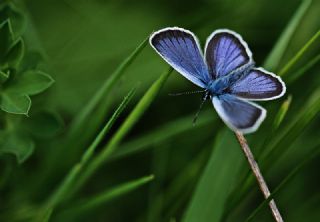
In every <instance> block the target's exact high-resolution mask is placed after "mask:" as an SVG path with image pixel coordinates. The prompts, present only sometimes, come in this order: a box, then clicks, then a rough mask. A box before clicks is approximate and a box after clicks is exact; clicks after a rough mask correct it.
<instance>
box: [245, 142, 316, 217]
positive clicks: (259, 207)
mask: <svg viewBox="0 0 320 222" xmlns="http://www.w3.org/2000/svg"><path fill="white" fill-rule="evenodd" d="M319 148H320V146H319V145H317V146H316V147H315V148H313V149H312V151H311V154H310V155H309V156H308V157H306V158H305V159H304V160H303V161H301V162H300V163H299V165H298V166H296V167H295V168H294V169H293V170H292V171H291V172H290V173H289V174H288V175H287V176H286V177H285V178H284V179H283V180H282V181H281V182H280V184H279V185H278V186H277V187H276V188H275V189H274V191H273V193H271V195H270V196H269V197H268V198H267V199H265V200H264V201H263V202H262V203H261V204H260V205H259V206H258V207H257V208H256V209H255V210H254V211H253V212H252V213H251V214H250V215H249V217H248V218H247V219H246V220H245V222H249V221H252V220H253V219H254V217H255V216H256V215H257V214H258V213H259V212H260V211H261V210H262V209H263V208H264V207H265V206H267V205H268V203H269V201H270V200H272V199H273V198H274V196H275V195H276V194H277V193H278V192H279V191H281V190H282V189H283V188H284V186H285V185H286V184H287V183H288V182H289V181H290V180H291V179H292V178H293V177H294V176H295V175H296V174H297V173H298V172H299V171H300V170H301V169H302V168H303V167H304V166H305V165H306V164H307V163H309V162H310V161H311V160H313V159H314V158H316V157H317V156H318V155H319V154H320V149H319Z"/></svg>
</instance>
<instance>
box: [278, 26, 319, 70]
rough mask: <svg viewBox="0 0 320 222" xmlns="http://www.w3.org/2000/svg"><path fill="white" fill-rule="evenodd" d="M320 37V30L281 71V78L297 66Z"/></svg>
mask: <svg viewBox="0 0 320 222" xmlns="http://www.w3.org/2000/svg"><path fill="white" fill-rule="evenodd" d="M319 37H320V30H318V31H317V33H316V34H314V36H312V38H311V39H310V40H309V41H308V42H307V43H306V44H305V45H304V46H303V47H302V48H301V49H300V50H299V51H298V52H297V54H296V55H295V56H294V57H293V58H292V59H291V60H290V61H289V62H288V63H287V64H286V65H285V66H284V67H283V68H282V69H281V70H280V71H279V73H278V74H279V76H284V75H285V74H287V73H288V71H289V70H290V69H291V68H292V66H293V65H294V64H296V63H297V62H298V61H299V59H300V58H301V57H302V56H303V55H304V53H305V52H306V51H307V50H308V49H309V48H310V46H311V45H312V44H313V43H314V42H315V41H316V40H318V38H319Z"/></svg>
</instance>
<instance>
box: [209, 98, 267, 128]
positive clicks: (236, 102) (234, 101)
mask: <svg viewBox="0 0 320 222" xmlns="http://www.w3.org/2000/svg"><path fill="white" fill-rule="evenodd" d="M212 103H213V106H214V108H215V109H216V111H217V112H218V114H219V116H220V117H221V118H222V120H223V121H224V122H225V123H226V124H227V125H228V126H229V127H230V128H231V129H233V130H234V131H240V132H242V133H251V132H254V131H255V130H257V128H258V127H259V126H260V124H261V122H262V121H263V119H264V118H265V115H266V111H265V109H263V108H262V107H260V106H258V105H256V104H254V103H250V102H247V101H244V100H242V99H239V98H237V97H235V96H233V95H230V94H225V95H221V96H215V97H213V98H212Z"/></svg>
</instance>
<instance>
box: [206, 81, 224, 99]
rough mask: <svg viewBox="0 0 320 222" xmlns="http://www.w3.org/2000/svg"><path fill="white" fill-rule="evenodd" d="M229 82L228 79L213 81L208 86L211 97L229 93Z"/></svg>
mask: <svg viewBox="0 0 320 222" xmlns="http://www.w3.org/2000/svg"><path fill="white" fill-rule="evenodd" d="M228 88H229V81H228V79H227V78H219V79H215V80H213V81H211V82H210V83H209V84H208V88H207V90H208V91H209V93H210V95H211V96H218V95H222V94H225V93H227V91H228Z"/></svg>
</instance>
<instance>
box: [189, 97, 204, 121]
mask: <svg viewBox="0 0 320 222" xmlns="http://www.w3.org/2000/svg"><path fill="white" fill-rule="evenodd" d="M205 102H206V99H202V101H201V103H200V106H199V109H198V111H197V112H196V115H194V118H193V121H192V124H193V126H195V125H196V121H197V119H198V116H199V114H200V111H201V109H202V107H203V104H204V103H205Z"/></svg>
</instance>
